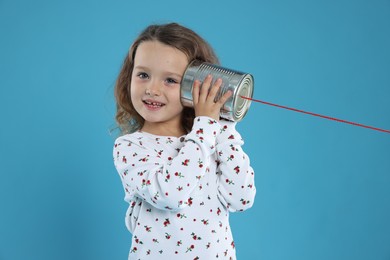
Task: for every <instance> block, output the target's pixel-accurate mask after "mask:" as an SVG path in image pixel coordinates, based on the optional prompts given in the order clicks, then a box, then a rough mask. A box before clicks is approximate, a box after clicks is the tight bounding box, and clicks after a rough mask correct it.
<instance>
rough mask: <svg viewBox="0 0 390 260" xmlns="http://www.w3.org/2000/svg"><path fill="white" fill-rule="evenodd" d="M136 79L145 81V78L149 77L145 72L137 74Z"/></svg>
mask: <svg viewBox="0 0 390 260" xmlns="http://www.w3.org/2000/svg"><path fill="white" fill-rule="evenodd" d="M137 77H138V78H140V79H147V78H149V75H148V74H147V73H145V72H139V73H137Z"/></svg>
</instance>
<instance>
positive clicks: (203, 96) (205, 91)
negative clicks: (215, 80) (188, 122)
mask: <svg viewBox="0 0 390 260" xmlns="http://www.w3.org/2000/svg"><path fill="white" fill-rule="evenodd" d="M211 81H212V76H211V75H207V77H206V78H205V79H204V81H203V84H202V87H201V89H200V96H199V101H202V102H206V100H207V97H208V95H209V89H210V85H211Z"/></svg>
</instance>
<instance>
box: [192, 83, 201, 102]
mask: <svg viewBox="0 0 390 260" xmlns="http://www.w3.org/2000/svg"><path fill="white" fill-rule="evenodd" d="M199 88H200V81H199V80H195V82H194V85H193V88H192V99H193V102H194V105H196V104H198V102H199Z"/></svg>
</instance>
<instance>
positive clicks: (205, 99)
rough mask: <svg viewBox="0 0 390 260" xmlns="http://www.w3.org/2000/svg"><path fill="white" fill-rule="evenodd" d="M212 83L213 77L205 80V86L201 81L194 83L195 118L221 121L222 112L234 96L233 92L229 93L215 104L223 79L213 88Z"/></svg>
mask: <svg viewBox="0 0 390 260" xmlns="http://www.w3.org/2000/svg"><path fill="white" fill-rule="evenodd" d="M211 82H212V76H211V75H208V76H207V77H206V78H205V80H204V81H203V84H201V82H200V81H199V80H195V82H194V86H193V90H192V96H193V102H194V109H195V116H208V117H211V118H213V119H215V120H217V121H219V113H220V110H221V108H222V106H223V105H224V104H225V102H226V101H227V100H228V99H229V98H230V96H231V95H232V91H230V90H229V91H227V92H226V93H225V94H224V95H223V96H222V97H221V98H220V99H219V100H217V101H216V102H214V100H215V97H216V95H217V93H218V90H219V89H220V87H221V86H222V79H220V78H219V79H217V80H216V81H215V82H214V84H213V85H212V86H211ZM201 85H202V86H201Z"/></svg>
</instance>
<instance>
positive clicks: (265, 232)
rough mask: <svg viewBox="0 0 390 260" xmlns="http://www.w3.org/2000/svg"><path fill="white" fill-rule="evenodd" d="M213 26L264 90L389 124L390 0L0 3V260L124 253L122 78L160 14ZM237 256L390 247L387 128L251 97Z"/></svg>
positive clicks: (223, 47)
mask: <svg viewBox="0 0 390 260" xmlns="http://www.w3.org/2000/svg"><path fill="white" fill-rule="evenodd" d="M171 21H176V22H179V23H182V24H183V25H185V26H188V27H190V28H192V29H194V30H195V31H196V32H198V33H199V34H200V35H202V36H203V37H204V38H206V39H207V40H208V41H209V42H210V43H211V44H212V46H213V47H214V48H215V50H216V51H217V53H218V54H219V57H220V58H221V61H222V64H223V65H224V66H225V67H228V68H233V69H237V70H241V71H245V72H250V73H252V74H253V75H254V77H255V82H256V86H255V88H256V89H255V95H254V97H255V98H257V99H262V100H265V101H268V102H274V103H278V104H282V105H286V106H292V107H295V108H299V109H304V110H309V111H312V112H316V113H321V114H325V115H328V116H333V117H338V118H342V119H346V120H350V121H357V122H360V123H363V124H368V125H372V126H376V127H381V128H384V129H390V116H389V112H390V102H389V98H390V48H389V46H390V31H389V29H390V1H389V0H373V1H362V0H355V1H352V0H349V1H348V0H338V1H325V0H323V1H312V0H297V1H287V0H276V1H263V0H259V1H255V0H253V1H249V0H242V1H218V2H217V1H191V2H189V3H186V2H184V1H179V0H177V1H173V0H171V1H169V0H165V1H150V0H149V1H148V0H145V1H130V0H128V1H124V0H115V1H103V0H94V1H92V0H84V1H74V0H73V1H53V0H50V1H45V0H37V1H27V0H0V37H1V38H0V39H1V40H0V75H1V77H0V87H1V88H0V113H1V114H0V115H1V127H0V142H1V143H0V202H1V204H0V205H1V207H0V259H4V260H19V259H33V260H35V259H39V260H41V259H95V260H96V259H126V257H127V253H128V250H129V247H130V233H128V231H127V230H126V228H125V226H124V214H125V210H126V208H127V205H126V203H125V202H124V201H123V195H124V193H123V190H122V186H121V183H120V178H119V176H118V175H117V173H116V171H115V169H114V166H113V163H112V158H111V154H112V145H113V141H114V138H115V136H113V135H110V134H109V129H110V128H112V127H113V126H114V119H113V117H114V113H115V105H114V100H113V87H114V82H115V79H116V76H117V74H118V71H119V69H120V66H121V63H122V61H123V58H124V55H125V54H126V52H127V50H128V48H129V46H130V44H131V42H132V41H133V40H134V38H135V37H136V36H137V35H138V33H139V32H140V31H141V30H142V29H143V28H144V27H146V26H147V25H149V24H150V23H154V22H157V23H165V22H171ZM238 129H239V130H240V132H241V134H242V135H243V137H244V139H245V140H246V144H245V149H246V152H247V153H248V154H249V155H250V157H251V160H252V164H253V167H254V168H255V171H256V185H257V189H258V193H257V198H256V202H255V205H254V207H253V208H252V209H250V210H249V211H247V212H244V213H237V214H232V215H231V222H232V226H233V232H234V235H235V240H236V246H237V254H238V258H239V259H262V260H285V259H297V260H298V259H299V260H312V259H316V260H322V259H333V260H335V259H340V260H341V259H354V260H360V259H386V260H389V259H390V221H389V220H390V135H389V134H386V133H381V132H376V131H373V130H369V129H364V128H358V127H355V126H351V125H346V124H341V123H337V122H332V121H329V120H324V119H319V118H315V117H312V116H308V115H303V114H298V113H294V112H291V111H287V110H281V109H278V108H274V107H270V106H265V105H262V104H259V103H253V104H252V106H251V109H250V111H249V113H248V115H247V117H246V118H245V119H244V120H243V121H242V122H241V123H240V124H239V125H238Z"/></svg>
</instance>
